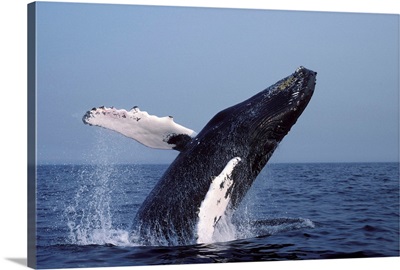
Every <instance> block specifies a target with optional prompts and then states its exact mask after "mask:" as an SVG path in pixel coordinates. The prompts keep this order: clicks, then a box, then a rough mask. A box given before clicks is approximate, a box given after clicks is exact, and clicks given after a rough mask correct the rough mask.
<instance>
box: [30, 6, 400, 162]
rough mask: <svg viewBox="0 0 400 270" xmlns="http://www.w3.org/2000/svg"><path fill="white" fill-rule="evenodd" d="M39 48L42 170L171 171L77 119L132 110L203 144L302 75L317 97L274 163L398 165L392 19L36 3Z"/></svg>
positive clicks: (157, 153)
mask: <svg viewBox="0 0 400 270" xmlns="http://www.w3.org/2000/svg"><path fill="white" fill-rule="evenodd" d="M37 45H38V47H37V48H38V50H37V79H38V81H37V82H38V83H37V88H38V90H37V91H38V95H37V106H38V107H37V136H38V140H37V142H38V162H39V163H87V162H102V161H110V162H118V163H169V162H171V161H172V160H173V158H174V157H175V156H176V154H177V152H176V151H167V150H154V149H149V148H146V147H144V146H142V145H140V144H139V143H137V142H135V141H133V140H131V139H128V138H125V137H123V136H122V135H120V134H116V133H113V132H111V131H108V130H105V129H101V128H98V127H89V126H86V125H84V124H83V123H82V121H81V118H82V116H83V114H84V113H85V112H86V111H87V110H89V109H91V108H92V107H97V106H101V105H105V106H115V107H117V108H125V109H130V108H131V107H133V106H135V105H137V106H139V107H140V109H141V110H145V111H147V112H149V113H150V114H154V115H157V116H167V115H172V116H174V119H175V121H176V122H177V123H179V124H182V125H184V126H186V127H188V128H191V129H194V130H196V131H198V132H199V131H200V130H201V129H202V127H203V126H204V125H205V124H206V123H207V122H208V120H210V119H211V117H212V116H213V115H214V114H216V113H217V112H218V111H220V110H222V109H224V108H226V107H228V106H231V105H234V104H236V103H238V102H240V101H242V100H244V99H246V98H248V97H250V96H252V95H254V94H255V93H257V92H259V91H261V90H263V89H265V88H266V87H268V86H270V85H271V84H273V83H275V82H276V81H278V80H280V79H281V78H283V77H285V76H287V75H289V74H291V73H292V72H294V70H295V69H296V68H297V67H298V66H300V65H303V66H305V67H307V68H309V69H312V70H314V71H317V72H318V76H317V85H316V92H315V94H314V96H313V98H312V100H311V102H310V104H309V105H308V107H307V108H306V110H305V112H304V113H303V115H302V116H301V117H300V119H299V120H298V122H297V124H296V125H295V126H294V127H293V128H292V130H291V132H290V133H289V134H288V135H287V136H286V137H285V138H284V140H283V141H282V143H281V145H280V147H279V148H278V149H277V150H276V152H275V154H274V155H273V158H272V159H271V161H272V162H354V161H398V159H399V78H398V76H399V75H398V74H399V16H398V15H376V14H355V13H326V12H324V13H322V12H296V11H291V12H289V11H266V10H240V9H211V8H175V7H154V6H153V7H146V6H134V5H101V4H71V3H69V4H68V3H43V2H42V3H40V2H39V3H38V5H37Z"/></svg>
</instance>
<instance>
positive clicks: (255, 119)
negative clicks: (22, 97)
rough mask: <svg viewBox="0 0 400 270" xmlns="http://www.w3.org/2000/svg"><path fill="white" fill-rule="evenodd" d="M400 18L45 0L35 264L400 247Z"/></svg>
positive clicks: (35, 127)
mask: <svg viewBox="0 0 400 270" xmlns="http://www.w3.org/2000/svg"><path fill="white" fill-rule="evenodd" d="M398 20H399V17H398V15H377V14H356V13H333V12H332V13H328V12H297V11H273V10H250V9H248V10H245V9H228V8H188V7H166V6H140V5H111V4H82V3H79V4H78V3H52V2H35V3H32V4H29V6H28V265H29V266H30V267H32V268H40V269H45V268H71V267H72V268H77V267H104V266H139V265H165V264H199V263H216V262H219V263H221V262H224V263H226V262H254V261H275V260H282V261H283V260H308V259H334V258H370V257H396V256H399V188H398V184H399V182H398V180H399V159H398V158H399V142H398V135H399V133H398V132H399V122H398V113H399V110H398V87H399V85H398V74H399V65H398V51H399V24H398Z"/></svg>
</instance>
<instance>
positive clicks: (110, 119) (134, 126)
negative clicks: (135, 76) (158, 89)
mask: <svg viewBox="0 0 400 270" xmlns="http://www.w3.org/2000/svg"><path fill="white" fill-rule="evenodd" d="M83 121H84V122H85V123H86V124H89V125H93V126H99V127H103V128H107V129H110V130H113V131H116V132H119V133H121V134H123V135H125V136H126V137H129V138H132V139H135V140H136V141H138V142H140V143H142V144H144V145H146V146H148V147H151V148H158V149H173V147H174V146H175V145H174V144H169V143H168V142H167V141H168V139H169V138H170V137H171V136H173V135H181V134H185V135H188V136H190V137H192V138H194V137H195V136H196V135H197V134H196V132H194V131H193V130H191V129H188V128H186V127H184V126H181V125H179V124H177V123H175V122H174V120H173V118H172V117H171V116H166V117H157V116H155V115H150V114H148V113H147V112H145V111H141V110H139V108H138V107H134V108H132V109H131V110H130V111H127V110H124V109H121V110H118V109H115V108H113V107H111V108H107V107H99V108H93V109H92V110H91V111H88V112H87V113H86V115H85V116H84V118H83Z"/></svg>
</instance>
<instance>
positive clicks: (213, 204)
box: [196, 157, 241, 243]
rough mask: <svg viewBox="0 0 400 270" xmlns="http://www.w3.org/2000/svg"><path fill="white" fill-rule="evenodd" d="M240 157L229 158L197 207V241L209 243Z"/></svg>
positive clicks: (222, 209) (223, 211) (225, 205)
mask: <svg viewBox="0 0 400 270" xmlns="http://www.w3.org/2000/svg"><path fill="white" fill-rule="evenodd" d="M240 160H241V159H240V157H235V158H233V159H231V160H230V161H229V162H228V163H227V165H226V166H225V168H224V169H223V170H222V172H221V173H220V174H219V175H218V176H216V177H215V178H214V179H213V180H212V182H211V185H210V188H209V190H208V192H207V194H206V197H205V198H204V201H203V202H202V203H201V206H200V208H199V214H198V216H199V221H198V223H197V228H196V229H197V243H211V242H212V241H213V234H214V229H215V226H216V225H217V223H218V221H219V220H220V219H221V217H222V216H223V215H224V214H225V212H226V210H227V207H228V204H229V201H230V195H229V194H228V190H229V188H230V187H231V186H232V185H233V179H232V172H233V170H234V168H235V167H236V165H237V164H238V163H239V162H240Z"/></svg>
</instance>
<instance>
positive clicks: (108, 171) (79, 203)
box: [65, 134, 131, 245]
mask: <svg viewBox="0 0 400 270" xmlns="http://www.w3.org/2000/svg"><path fill="white" fill-rule="evenodd" d="M95 139H96V142H97V143H96V144H95V149H94V151H93V152H92V153H95V154H91V155H90V157H89V158H88V161H89V162H88V163H90V164H91V165H87V166H84V167H83V168H82V170H81V172H80V174H79V179H77V181H78V182H79V183H80V186H79V188H78V190H77V193H76V195H75V197H74V199H73V200H72V201H71V203H70V204H69V205H68V206H67V207H66V209H65V215H66V219H67V226H68V228H69V237H68V239H69V242H70V243H71V244H76V245H104V244H112V245H130V244H131V243H130V242H129V240H128V235H129V232H128V231H126V230H124V229H120V228H117V227H115V226H114V224H113V214H112V209H111V207H112V198H113V192H114V191H115V189H116V188H117V187H118V185H117V179H116V177H115V175H116V174H117V173H118V170H117V168H116V166H115V164H114V163H113V162H112V160H113V151H112V149H110V144H109V141H110V140H109V138H108V136H104V134H98V136H96V138H95Z"/></svg>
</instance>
